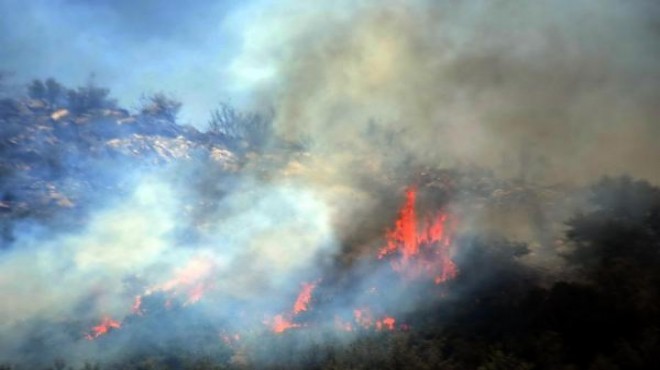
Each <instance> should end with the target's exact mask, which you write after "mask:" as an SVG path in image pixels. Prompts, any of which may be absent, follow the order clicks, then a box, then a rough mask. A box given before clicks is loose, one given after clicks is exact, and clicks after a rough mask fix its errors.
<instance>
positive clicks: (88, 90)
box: [67, 79, 116, 114]
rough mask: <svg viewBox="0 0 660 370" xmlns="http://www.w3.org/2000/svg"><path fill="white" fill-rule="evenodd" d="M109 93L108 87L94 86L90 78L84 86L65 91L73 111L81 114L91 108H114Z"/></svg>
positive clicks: (113, 101)
mask: <svg viewBox="0 0 660 370" xmlns="http://www.w3.org/2000/svg"><path fill="white" fill-rule="evenodd" d="M109 95H110V90H109V89H107V88H103V87H99V86H96V84H95V83H94V81H93V80H91V79H90V81H89V82H88V83H87V85H86V86H82V87H78V88H77V89H71V90H69V91H67V102H68V106H69V109H70V110H71V111H72V112H73V113H76V114H82V113H87V112H89V111H90V110H92V109H104V108H114V107H115V105H116V101H115V100H114V99H110V98H108V96H109Z"/></svg>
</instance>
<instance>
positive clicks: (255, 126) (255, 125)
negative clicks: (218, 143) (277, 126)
mask: <svg viewBox="0 0 660 370" xmlns="http://www.w3.org/2000/svg"><path fill="white" fill-rule="evenodd" d="M209 132H210V133H212V134H216V135H222V136H225V137H226V138H229V139H233V140H244V141H245V142H246V143H247V144H248V145H249V146H250V147H251V148H253V149H257V148H262V147H264V146H265V144H266V143H267V142H268V140H269V139H271V138H272V137H273V119H272V114H269V115H263V114H259V113H251V112H247V113H245V112H239V111H238V110H236V109H235V108H233V107H231V106H230V105H228V104H225V103H221V104H220V106H219V107H218V108H217V109H215V110H213V111H212V112H211V119H210V121H209Z"/></svg>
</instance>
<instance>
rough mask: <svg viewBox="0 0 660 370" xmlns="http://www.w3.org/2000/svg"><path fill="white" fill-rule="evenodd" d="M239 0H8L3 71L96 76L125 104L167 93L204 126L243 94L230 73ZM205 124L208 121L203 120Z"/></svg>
mask: <svg viewBox="0 0 660 370" xmlns="http://www.w3.org/2000/svg"><path fill="white" fill-rule="evenodd" d="M239 3H241V4H243V6H245V4H246V2H245V1H242V2H241V1H237V0H222V1H212V0H195V1H188V0H168V1H160V0H141V1H132V0H114V1H101V0H29V1H22V0H3V1H0V54H2V57H1V58H0V70H2V71H5V72H9V73H11V74H12V82H13V83H15V84H22V83H25V82H26V81H30V80H31V79H34V78H48V77H55V78H56V79H57V80H59V81H61V82H62V83H64V84H65V85H67V86H79V85H82V84H85V83H86V82H87V81H88V79H89V78H90V76H91V75H93V76H94V80H95V82H96V83H98V84H99V85H102V86H107V87H109V88H110V89H111V91H112V95H113V96H114V97H115V98H117V99H119V102H120V104H121V105H123V106H127V107H129V108H130V107H134V106H135V105H137V104H138V102H139V99H140V97H141V95H142V94H145V93H152V92H158V91H163V92H166V93H169V94H172V95H173V96H175V97H177V98H178V99H180V100H182V101H183V102H184V103H185V106H184V109H183V111H182V116H181V118H182V119H183V121H188V122H184V123H192V124H194V125H196V126H200V121H203V122H205V120H206V119H207V117H208V112H209V111H210V110H211V109H212V108H213V107H214V106H215V105H216V104H218V103H219V102H220V101H229V100H232V99H233V98H236V96H237V95H238V94H237V93H236V92H235V91H232V89H233V87H231V86H229V83H228V81H227V79H226V78H225V74H226V67H227V66H228V65H229V64H230V59H231V57H232V55H235V54H236V53H237V51H238V49H240V47H241V42H240V35H239V34H237V31H236V29H231V28H230V27H228V23H229V21H228V17H229V16H230V14H232V12H235V10H236V9H237V6H238V4H239ZM201 126H203V123H202V124H201Z"/></svg>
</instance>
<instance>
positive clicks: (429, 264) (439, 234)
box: [85, 187, 457, 345]
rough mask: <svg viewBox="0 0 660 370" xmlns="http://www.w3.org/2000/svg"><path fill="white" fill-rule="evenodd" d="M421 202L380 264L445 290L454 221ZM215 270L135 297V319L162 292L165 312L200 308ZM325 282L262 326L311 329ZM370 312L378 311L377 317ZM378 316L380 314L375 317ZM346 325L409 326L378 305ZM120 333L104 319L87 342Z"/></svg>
mask: <svg viewBox="0 0 660 370" xmlns="http://www.w3.org/2000/svg"><path fill="white" fill-rule="evenodd" d="M416 201H417V189H416V188H415V187H409V188H408V189H406V192H405V202H404V204H403V205H402V207H401V209H400V210H399V215H398V218H397V220H396V222H395V224H394V227H393V228H392V229H390V230H387V231H386V232H385V241H386V242H385V245H384V246H383V247H382V248H380V249H379V251H378V254H377V258H378V259H381V260H386V261H387V262H389V264H390V265H391V267H392V268H393V269H394V271H396V272H398V273H399V274H401V276H403V277H404V278H406V280H408V281H410V280H413V279H418V278H428V279H430V280H432V281H434V282H435V283H436V284H441V283H443V282H445V281H447V280H450V279H452V278H454V277H455V276H456V274H457V269H456V265H455V264H454V262H453V261H452V259H451V256H450V247H451V246H452V239H451V234H452V233H451V231H452V229H453V227H452V225H453V220H452V218H451V217H450V216H449V214H447V213H446V212H442V211H438V212H432V213H429V214H424V215H419V214H418V211H417V209H416ZM214 270H215V265H214V264H213V262H212V261H211V260H208V259H204V258H195V259H192V260H190V261H189V262H188V264H186V265H185V266H184V267H183V268H181V269H179V270H176V271H175V273H174V275H173V277H172V278H171V279H169V280H167V281H165V282H164V283H161V284H157V285H153V286H151V287H149V288H148V289H146V290H145V291H144V292H143V293H142V294H139V295H137V296H135V298H134V301H133V304H132V305H131V310H130V311H131V313H132V314H133V315H136V316H142V315H144V314H146V313H147V311H145V308H144V305H143V303H144V300H145V298H146V297H149V296H150V295H152V294H154V293H157V292H160V293H164V294H165V295H166V300H165V308H171V307H172V305H173V304H174V302H176V301H178V300H180V299H181V300H182V301H183V302H184V303H183V305H184V306H185V305H189V304H193V303H196V302H198V301H199V300H200V299H202V298H203V296H204V294H205V292H206V291H207V290H208V289H210V288H212V285H211V283H210V281H212V279H211V277H212V276H213V272H214ZM320 282H321V280H320V279H318V280H316V281H314V282H303V283H302V284H301V288H300V292H299V293H298V295H297V296H296V299H295V301H294V303H293V306H292V308H291V309H290V310H289V311H286V312H284V313H281V314H278V315H275V316H272V317H270V318H268V319H266V320H265V321H263V323H264V324H265V325H266V326H267V327H268V328H269V329H270V330H271V331H272V332H274V333H277V334H279V333H283V332H285V331H287V330H290V329H293V328H301V327H310V326H312V325H311V324H310V323H308V322H303V321H301V318H303V317H298V315H300V313H302V312H307V311H309V310H310V309H311V304H312V298H313V294H314V291H315V289H316V288H317V286H318V284H319V283H320ZM382 288H383V287H376V286H373V287H371V288H369V289H368V290H367V291H366V293H367V296H369V297H372V298H374V299H377V297H378V296H379V295H380V291H381V290H382ZM371 308H374V311H372V309H371ZM373 312H379V313H378V315H374V313H373ZM303 319H304V318H303ZM345 319H346V318H342V317H340V316H338V315H335V317H334V323H335V328H336V329H337V330H341V331H346V332H352V331H354V330H356V329H360V328H362V329H365V330H376V331H392V330H407V329H408V326H407V324H405V323H398V322H397V320H396V319H395V318H394V317H393V316H389V315H384V314H383V312H382V310H381V309H379V307H378V306H377V301H376V302H375V303H374V305H366V306H361V307H359V308H355V309H354V310H353V317H352V318H351V319H348V320H345ZM119 328H121V322H120V321H116V320H113V319H111V318H109V317H104V318H103V319H102V320H101V323H100V324H99V325H97V326H94V327H92V328H91V329H90V332H89V333H88V334H86V335H85V337H86V338H87V339H88V340H93V339H95V338H98V337H99V336H101V335H104V334H106V333H108V332H109V331H111V330H112V329H119ZM239 338H240V336H239V335H238V334H234V335H226V334H221V339H222V340H223V341H224V342H225V343H227V344H228V345H229V344H231V345H233V344H235V343H236V342H238V340H239Z"/></svg>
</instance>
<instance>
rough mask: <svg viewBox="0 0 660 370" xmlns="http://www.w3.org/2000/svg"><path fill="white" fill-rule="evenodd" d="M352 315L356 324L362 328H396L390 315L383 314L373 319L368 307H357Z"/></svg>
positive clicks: (379, 329) (394, 321) (394, 320)
mask: <svg viewBox="0 0 660 370" xmlns="http://www.w3.org/2000/svg"><path fill="white" fill-rule="evenodd" d="M353 316H354V318H355V322H356V323H357V325H359V326H361V327H362V328H364V329H372V328H375V329H376V330H378V331H381V330H390V331H391V330H394V329H395V328H396V319H395V318H394V317H392V316H383V317H382V318H381V319H378V320H374V315H373V314H372V313H371V310H370V309H368V308H359V309H355V310H353Z"/></svg>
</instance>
